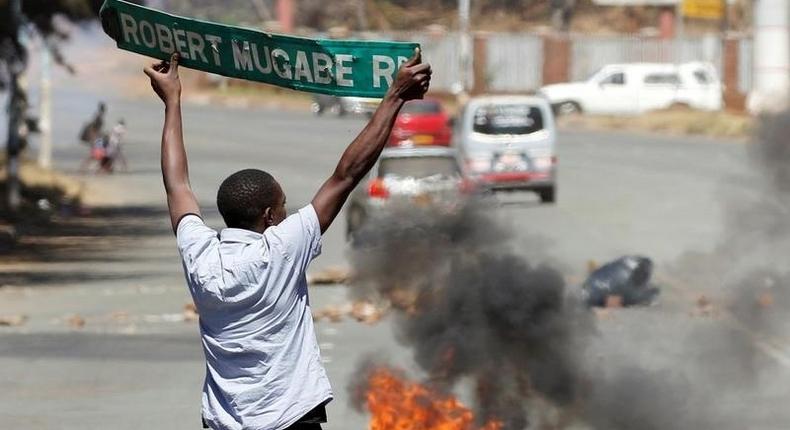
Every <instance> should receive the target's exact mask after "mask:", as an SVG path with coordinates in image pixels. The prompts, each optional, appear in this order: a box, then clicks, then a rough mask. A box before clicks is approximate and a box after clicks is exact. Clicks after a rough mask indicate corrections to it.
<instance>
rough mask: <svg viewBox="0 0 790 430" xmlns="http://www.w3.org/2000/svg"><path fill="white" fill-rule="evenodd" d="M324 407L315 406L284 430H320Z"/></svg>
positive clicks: (206, 425)
mask: <svg viewBox="0 0 790 430" xmlns="http://www.w3.org/2000/svg"><path fill="white" fill-rule="evenodd" d="M325 405H326V404H325V403H324V404H321V405H318V406H316V407H315V409H313V410H312V411H310V412H308V413H307V414H305V416H303V417H302V418H299V421H297V422H295V423H294V424H292V425H291V426H290V427H288V428H287V429H285V430H321V424H322V423H325V422H326V407H325ZM203 428H204V429H207V428H209V426H208V424H206V421H205V420H203Z"/></svg>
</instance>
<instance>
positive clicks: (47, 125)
mask: <svg viewBox="0 0 790 430" xmlns="http://www.w3.org/2000/svg"><path fill="white" fill-rule="evenodd" d="M51 55H52V54H51V53H50V52H49V47H48V46H47V43H46V40H42V44H41V89H40V91H41V96H40V101H39V104H40V106H39V108H40V109H41V111H40V113H39V130H40V131H41V141H40V146H39V149H38V165H39V166H41V167H43V168H45V169H49V168H51V167H52V57H51Z"/></svg>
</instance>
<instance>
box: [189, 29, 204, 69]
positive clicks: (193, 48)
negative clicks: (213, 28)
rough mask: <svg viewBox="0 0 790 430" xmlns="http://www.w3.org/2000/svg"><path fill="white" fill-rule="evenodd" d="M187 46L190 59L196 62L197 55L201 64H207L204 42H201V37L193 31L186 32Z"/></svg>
mask: <svg viewBox="0 0 790 430" xmlns="http://www.w3.org/2000/svg"><path fill="white" fill-rule="evenodd" d="M187 45H189V57H190V58H192V59H193V60H197V59H198V55H199V56H200V60H201V61H202V62H204V63H208V59H207V58H206V53H205V52H204V51H205V49H206V42H204V41H203V36H201V35H199V34H197V33H195V32H194V31H187Z"/></svg>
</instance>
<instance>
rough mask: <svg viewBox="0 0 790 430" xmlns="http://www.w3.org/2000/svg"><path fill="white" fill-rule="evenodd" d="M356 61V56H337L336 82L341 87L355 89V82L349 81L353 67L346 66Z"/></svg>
mask: <svg viewBox="0 0 790 430" xmlns="http://www.w3.org/2000/svg"><path fill="white" fill-rule="evenodd" d="M352 61H354V56H353V55H350V54H337V55H335V81H336V82H337V84H338V85H340V86H341V87H353V86H354V80H353V79H349V77H348V75H350V74H351V72H352V69H351V66H348V65H346V63H350V62H352Z"/></svg>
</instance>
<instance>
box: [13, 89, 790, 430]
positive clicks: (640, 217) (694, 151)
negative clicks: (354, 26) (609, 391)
mask: <svg viewBox="0 0 790 430" xmlns="http://www.w3.org/2000/svg"><path fill="white" fill-rule="evenodd" d="M130 82H136V85H140V86H143V85H146V84H145V81H144V79H143V77H142V74H140V76H139V79H137V80H136V81H135V80H134V79H132V80H131V81H130ZM56 88H57V89H56V92H55V95H56V99H55V111H54V118H55V124H54V135H55V140H56V151H55V160H56V164H57V167H58V168H59V169H61V170H62V171H64V172H67V173H76V171H77V168H78V166H79V164H80V162H81V160H82V158H83V157H84V156H85V155H86V154H85V152H86V151H85V149H84V148H83V147H81V146H80V145H78V144H77V143H76V141H75V137H76V136H77V134H78V131H79V128H80V126H81V125H82V123H83V122H84V121H85V119H86V118H88V117H89V115H90V114H91V113H92V112H93V110H94V108H95V105H96V103H97V102H98V101H99V100H105V101H107V102H108V105H109V114H108V117H107V120H108V122H110V123H112V122H113V121H115V120H116V119H117V118H121V117H122V118H125V119H126V121H127V124H128V127H129V136H128V145H127V147H126V152H127V156H128V158H129V163H130V167H131V170H130V171H129V172H128V173H122V174H117V175H113V176H105V177H87V178H85V179H84V180H85V181H86V183H87V184H88V185H89V186H90V187H91V189H92V190H93V192H94V193H95V195H94V197H93V198H92V199H93V201H94V203H100V204H101V205H103V206H105V207H104V208H97V209H96V213H97V214H100V215H101V218H100V219H102V220H104V221H105V224H104V225H101V226H98V227H97V228H96V229H94V230H91V234H96V232H97V231H98V232H100V235H99V236H96V237H88V238H87V239H86V238H85V237H81V236H79V234H78V233H75V236H77V237H78V239H75V240H77V241H78V243H80V244H85V243H86V241H87V242H88V243H90V246H88V247H82V248H80V247H77V248H69V246H68V243H67V244H65V245H64V246H63V248H62V249H60V251H58V250H53V251H52V252H51V253H50V254H46V255H45V261H43V262H35V261H29V262H22V263H15V264H13V265H11V264H2V265H0V267H1V268H2V271H1V272H0V276H2V279H3V282H0V315H13V314H24V315H27V316H28V320H27V322H26V323H25V324H24V325H22V326H19V327H10V328H3V327H0V387H3V389H2V390H0V417H2V421H3V424H2V427H4V428H24V429H56V428H57V429H93V428H113V429H139V428H162V429H164V428H167V429H194V428H197V427H198V424H199V399H200V388H201V384H202V378H203V362H202V353H201V351H200V345H199V340H198V336H197V326H196V324H195V323H194V322H189V321H183V320H182V309H183V307H184V305H185V304H186V303H187V302H188V301H189V297H188V293H187V291H186V288H185V286H184V282H183V279H182V274H181V269H180V266H179V263H178V257H177V253H176V250H175V243H174V239H173V237H172V233H171V232H170V231H169V226H168V218H167V216H166V208H165V206H164V204H165V203H164V192H163V190H162V187H161V178H160V172H159V167H158V158H159V151H158V145H159V134H160V127H161V123H162V107H161V103H159V102H158V101H157V100H154V98H153V97H143V98H134V97H129V96H128V95H127V93H126V92H125V91H123V90H124V89H123V88H118V87H101V86H100V85H96V84H95V83H92V82H86V80H85V79H84V76H83V79H80V78H68V77H60V78H59V80H58V81H57V82H56ZM184 120H185V134H186V142H187V148H188V152H189V156H190V172H191V178H192V184H193V188H194V190H195V191H196V193H197V195H198V197H199V200H200V202H201V205H202V207H203V211H204V213H205V214H206V216H207V222H208V223H209V224H210V225H212V226H214V227H217V228H220V227H221V219H220V218H219V216H218V214H217V211H216V209H215V207H214V198H215V193H216V190H217V186H218V184H219V183H220V181H221V180H222V179H223V178H224V177H226V176H227V175H229V174H231V173H233V172H234V171H236V170H238V169H242V168H247V167H258V168H262V169H265V170H267V171H269V172H271V173H272V174H273V175H274V176H275V177H276V178H278V179H279V180H280V182H281V183H282V185H283V188H284V190H285V192H286V193H287V196H288V201H289V206H290V209H291V210H295V209H297V208H298V207H300V206H302V205H304V204H306V203H308V202H309V201H310V199H311V198H312V196H313V193H314V192H315V191H316V190H317V188H318V187H319V186H320V184H321V183H322V181H323V180H325V179H326V178H327V176H328V175H329V174H330V172H331V171H332V170H333V168H334V166H335V163H336V162H337V160H338V157H339V155H340V153H341V152H342V150H343V149H344V148H345V146H346V145H347V144H348V143H349V142H350V141H351V140H352V139H353V138H354V136H355V135H356V133H358V132H359V131H360V130H361V128H362V127H363V126H364V120H363V119H360V118H344V119H337V118H316V117H313V116H311V115H310V114H309V113H307V112H292V111H284V110H272V109H266V108H246V109H231V108H227V107H223V106H209V105H196V104H188V105H187V106H185V115H184ZM747 151H748V146H747V145H745V144H743V143H741V142H728V141H711V140H707V139H700V138H677V137H661V136H642V135H631V134H620V133H594V132H585V131H571V130H566V131H563V132H562V133H561V136H560V140H559V164H560V169H561V173H560V179H559V202H558V204H556V205H552V206H541V205H539V204H537V200H536V199H535V197H534V196H530V195H508V196H504V197H503V198H502V205H500V206H497V207H492V208H491V211H492V214H493V215H494V216H495V217H496V218H498V219H499V220H500V222H503V223H506V224H507V225H509V226H510V227H509V228H511V230H512V232H513V235H514V236H515V238H516V239H515V240H516V241H517V242H518V243H520V244H521V246H522V251H523V254H524V256H525V258H529V259H530V260H532V261H544V262H550V263H551V264H553V265H555V266H557V267H559V268H561V270H562V271H563V273H564V274H565V275H566V276H567V277H568V278H569V279H571V280H573V279H576V280H578V279H581V277H582V276H584V274H585V271H586V265H587V262H588V260H591V259H592V260H596V261H599V262H603V261H607V260H610V259H613V258H616V257H618V256H620V255H622V254H628V253H639V254H643V255H647V256H650V257H652V258H653V259H654V260H655V261H656V262H657V263H658V271H659V272H660V271H662V270H664V269H665V268H666V267H669V265H671V264H673V263H674V262H675V261H676V260H677V259H678V258H679V257H680V256H682V255H683V254H684V253H686V252H688V251H695V250H696V251H700V252H707V251H708V250H710V249H711V248H712V247H714V246H715V245H716V244H717V243H719V241H720V239H719V238H720V236H721V234H722V230H723V219H724V215H725V207H726V203H727V202H731V201H737V200H739V199H741V198H745V197H747V196H749V195H750V194H752V193H753V192H754V190H755V189H756V188H757V187H758V184H759V175H758V173H757V172H756V171H755V170H754V168H753V167H752V166H750V165H749V164H748V163H747V159H748V154H747ZM344 223H345V220H344V218H343V215H342V214H341V217H340V218H339V220H338V221H337V223H336V225H334V226H333V227H332V229H331V230H330V231H329V232H328V234H327V235H326V236H325V238H324V242H323V255H322V256H321V257H320V258H319V259H318V260H316V261H315V262H314V263H313V265H312V269H313V270H314V271H315V270H320V269H322V268H326V267H333V266H343V265H344V264H345V263H346V252H347V247H346V244H345V241H344V237H343V232H344V227H345V225H344ZM80 246H82V245H80ZM311 294H312V303H313V307H314V308H319V307H322V306H326V305H330V304H343V303H346V302H347V301H348V291H347V287H345V286H329V287H315V288H313V289H312V292H311ZM665 294H666V295H667V296H668V297H670V299H668V300H667V303H674V305H672V306H670V305H669V304H667V305H666V306H663V307H662V306H659V307H654V308H649V309H645V310H634V311H620V312H622V314H620V315H615V316H613V317H612V316H610V317H607V318H604V319H603V321H602V323H601V327H600V330H601V334H600V338H599V339H598V340H597V343H598V344H599V346H598V347H596V348H594V350H595V351H597V352H595V356H596V357H598V358H601V357H606V356H607V354H612V355H616V356H622V355H629V356H630V357H631V358H633V359H634V360H636V362H638V363H640V365H641V366H644V367H645V368H650V369H664V368H670V369H671V368H673V366H676V364H677V363H678V362H679V361H682V360H683V357H684V355H685V353H686V352H688V349H686V346H685V345H683V346H679V345H678V344H679V343H680V341H679V340H678V339H673V338H671V337H670V336H666V334H667V333H677V332H685V328H682V329H678V330H675V328H673V327H675V326H682V327H686V325H688V324H690V323H689V322H688V321H687V319H688V318H685V319H683V318H681V319H678V318H676V317H678V316H680V317H685V316H687V314H688V312H689V311H690V309H692V308H693V303H692V302H691V300H689V302H688V303H686V302H684V300H686V299H685V298H684V297H685V296H684V295H683V294H681V293H678V292H674V291H667V292H665ZM74 315H77V316H79V318H81V319H82V320H84V322H85V325H84V327H81V328H77V327H75V325H74V321H75V320H74V319H73V316H74ZM70 319H71V321H72V323H71V324H70V323H69V320H70ZM664 325H666V327H664V328H662V327H663V326H664ZM317 327H318V337H319V342H320V344H321V348H322V351H323V355H324V358H325V361H326V363H325V364H326V366H327V369H328V372H329V376H330V379H331V380H332V382H333V385H334V389H335V394H336V400H335V401H334V402H333V403H331V405H330V407H329V416H330V423H329V424H328V425H327V426H326V428H327V429H330V430H341V429H362V428H365V426H366V422H367V418H366V416H365V415H364V414H363V413H360V412H358V411H356V410H354V409H353V408H352V407H351V406H350V405H349V402H348V397H349V396H348V392H347V390H346V386H347V384H348V383H349V381H350V380H351V379H352V378H353V376H354V373H355V369H356V366H357V364H358V362H359V360H360V359H362V358H363V357H365V356H367V355H369V354H381V355H384V356H387V357H389V360H390V361H391V362H394V363H397V364H400V365H402V366H404V367H407V368H412V367H413V364H410V363H411V358H410V351H409V350H408V349H407V348H405V347H403V346H400V345H398V343H397V342H396V340H395V336H394V334H393V325H392V321H390V320H385V321H383V322H382V323H380V324H376V325H370V326H368V325H363V324H360V323H357V322H355V321H350V320H344V321H343V322H340V323H329V322H321V323H318V326H317ZM667 327H669V328H667ZM662 330H663V331H662ZM648 338H649V339H651V340H650V342H646V339H648ZM634 350H638V353H633V351H634ZM629 351H631V352H629ZM759 360H760V361H759V363H762V362H763V360H767V359H766V358H765V357H761V358H760V359H759ZM769 361H770V360H769ZM783 375H784V374H783ZM775 388H776V387H773V388H770V389H768V392H772V391H771V390H774V389H775ZM777 396H778V395H774V397H772V398H777ZM725 405H726V404H725ZM773 425H775V423H771V422H762V427H759V428H768V429H770V428H775V427H773ZM753 428H757V427H753Z"/></svg>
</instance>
